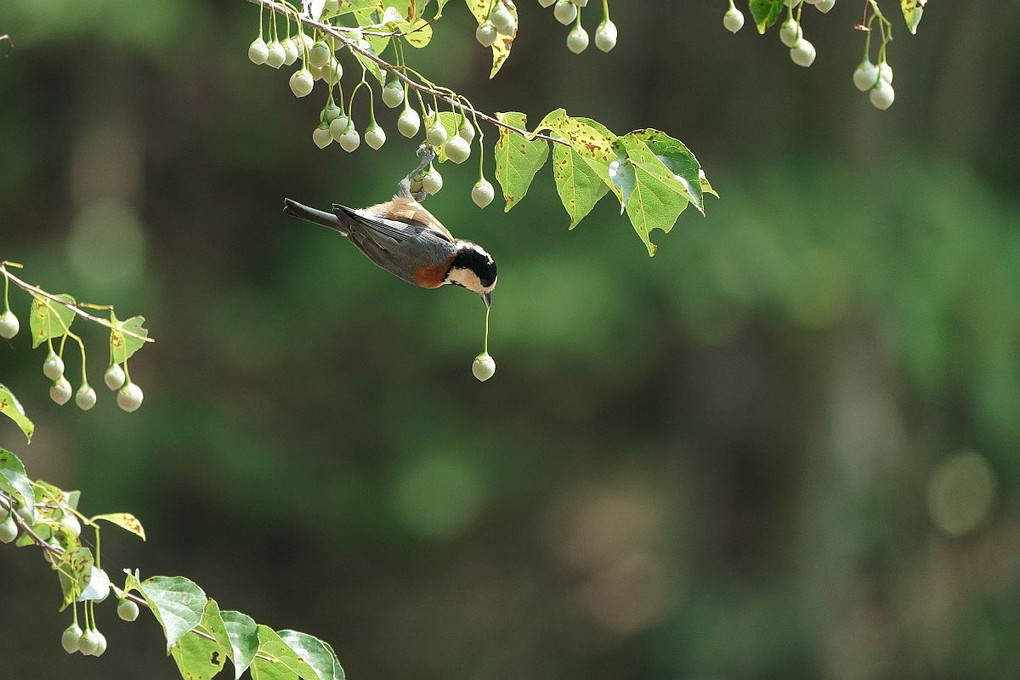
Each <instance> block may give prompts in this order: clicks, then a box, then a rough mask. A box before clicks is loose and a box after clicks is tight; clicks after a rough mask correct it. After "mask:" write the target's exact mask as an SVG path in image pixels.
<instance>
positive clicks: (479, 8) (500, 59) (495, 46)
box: [464, 0, 518, 79]
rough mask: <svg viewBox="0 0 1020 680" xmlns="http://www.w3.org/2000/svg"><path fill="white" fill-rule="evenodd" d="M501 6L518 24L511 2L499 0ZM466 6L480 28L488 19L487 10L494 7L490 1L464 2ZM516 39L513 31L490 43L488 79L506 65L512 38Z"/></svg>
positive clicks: (515, 33)
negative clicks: (490, 53) (490, 56)
mask: <svg viewBox="0 0 1020 680" xmlns="http://www.w3.org/2000/svg"><path fill="white" fill-rule="evenodd" d="M500 1H501V2H502V3H503V6H504V7H506V9H507V11H509V12H510V14H511V16H513V18H514V22H515V23H517V22H518V16H517V7H516V6H515V5H514V3H513V1H512V0H500ZM464 2H465V3H466V4H467V7H468V10H470V11H471V14H472V15H474V17H475V21H477V22H478V25H479V26H481V25H482V24H483V23H485V20H486V19H488V18H489V10H490V9H492V8H493V7H495V4H494V3H493V2H492V0H464ZM516 37H517V31H516V30H515V31H514V34H513V35H510V36H507V35H500V36H497V37H496V42H494V43H492V70H491V71H489V78H490V79H491V78H495V77H496V74H497V73H499V70H500V69H501V68H503V64H505V63H506V60H507V57H509V56H510V48H511V47H513V44H514V38H516Z"/></svg>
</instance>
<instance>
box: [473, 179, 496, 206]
mask: <svg viewBox="0 0 1020 680" xmlns="http://www.w3.org/2000/svg"><path fill="white" fill-rule="evenodd" d="M495 195H496V192H495V191H494V190H493V188H492V183H491V182H489V180H487V179H480V180H478V181H477V182H475V185H474V186H473V187H472V188H471V200H472V201H474V202H475V205H477V206H478V207H479V208H484V207H485V206H487V205H489V204H490V203H492V199H493V198H494V197H495Z"/></svg>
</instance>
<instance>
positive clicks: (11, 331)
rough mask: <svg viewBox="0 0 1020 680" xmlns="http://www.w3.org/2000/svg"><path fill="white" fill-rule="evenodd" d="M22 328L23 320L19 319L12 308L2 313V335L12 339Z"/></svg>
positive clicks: (0, 316)
mask: <svg viewBox="0 0 1020 680" xmlns="http://www.w3.org/2000/svg"><path fill="white" fill-rule="evenodd" d="M20 329H21V322H20V321H18V317H16V316H15V315H14V312H12V311H11V310H9V309H8V310H7V311H5V312H4V313H3V314H0V337H2V338H6V339H8V340H10V339H11V338H13V337H14V336H15V335H17V334H18V331H19V330H20Z"/></svg>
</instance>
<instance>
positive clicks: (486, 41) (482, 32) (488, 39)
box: [475, 21, 499, 47]
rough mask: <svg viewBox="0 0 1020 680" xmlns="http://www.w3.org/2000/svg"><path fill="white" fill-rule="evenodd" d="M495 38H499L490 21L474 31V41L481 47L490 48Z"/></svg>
mask: <svg viewBox="0 0 1020 680" xmlns="http://www.w3.org/2000/svg"><path fill="white" fill-rule="evenodd" d="M497 37H499V32H498V31H497V30H496V27H495V26H493V25H492V22H491V21H485V22H483V23H481V24H480V25H479V26H478V28H476V29H475V40H477V41H478V44H479V45H481V46H482V47H492V45H493V43H495V42H496V38H497Z"/></svg>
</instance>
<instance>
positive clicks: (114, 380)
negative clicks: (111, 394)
mask: <svg viewBox="0 0 1020 680" xmlns="http://www.w3.org/2000/svg"><path fill="white" fill-rule="evenodd" d="M125 379H126V377H125V375H124V369H123V368H121V367H120V364H111V365H110V367H109V368H108V369H106V373H104V374H103V382H104V383H106V386H107V387H108V388H110V389H111V390H119V389H120V388H121V386H122V385H123V384H124V380H125Z"/></svg>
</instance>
